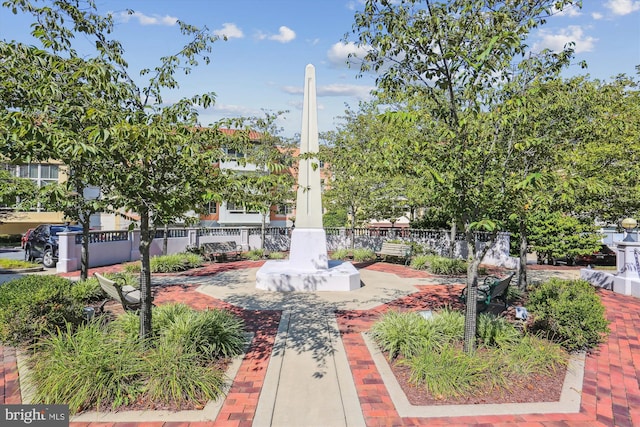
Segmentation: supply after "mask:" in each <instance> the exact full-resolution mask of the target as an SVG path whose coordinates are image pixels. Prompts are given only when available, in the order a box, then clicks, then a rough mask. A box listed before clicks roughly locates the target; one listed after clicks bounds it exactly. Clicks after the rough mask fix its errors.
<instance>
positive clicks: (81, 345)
mask: <svg viewBox="0 0 640 427" xmlns="http://www.w3.org/2000/svg"><path fill="white" fill-rule="evenodd" d="M63 331H64V332H63ZM140 348H141V346H140V344H139V343H138V342H137V341H136V340H135V339H118V337H117V335H115V334H108V333H105V331H104V330H103V327H102V325H101V324H100V322H90V323H89V324H87V325H85V326H81V327H80V328H79V329H78V330H77V331H75V332H74V331H73V330H72V329H71V328H66V329H63V330H61V331H60V332H58V333H57V334H55V335H51V336H49V337H46V338H44V339H43V340H42V341H41V342H40V343H39V344H38V345H37V347H36V348H35V350H36V351H35V353H33V354H32V355H31V357H30V359H29V363H30V365H31V380H32V391H33V393H34V394H33V397H34V400H33V403H36V404H56V403H61V402H64V403H65V404H68V405H69V411H70V412H71V413H72V414H74V413H77V412H79V411H83V410H88V409H96V410H97V409H101V408H102V409H104V408H108V407H109V406H110V407H111V408H112V409H117V408H118V407H119V406H122V405H127V404H129V403H132V402H134V401H135V400H136V399H137V397H138V396H139V395H140V394H141V393H142V391H143V385H144V384H143V378H142V370H143V369H142V365H143V362H144V360H143V357H142V355H141V354H140Z"/></svg>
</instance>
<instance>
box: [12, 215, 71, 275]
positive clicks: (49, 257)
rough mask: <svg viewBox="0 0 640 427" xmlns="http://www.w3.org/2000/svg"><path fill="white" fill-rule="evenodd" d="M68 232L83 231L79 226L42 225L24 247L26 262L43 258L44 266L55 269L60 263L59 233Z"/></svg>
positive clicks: (34, 231) (30, 235)
mask: <svg viewBox="0 0 640 427" xmlns="http://www.w3.org/2000/svg"><path fill="white" fill-rule="evenodd" d="M67 231H82V227H81V226H79V225H65V224H42V225H39V226H37V227H36V228H35V229H33V231H32V232H31V233H29V238H28V239H27V241H26V243H25V245H24V259H25V261H33V260H35V259H38V258H42V264H43V265H44V266H45V267H47V268H51V267H55V266H56V263H57V262H58V233H62V232H67Z"/></svg>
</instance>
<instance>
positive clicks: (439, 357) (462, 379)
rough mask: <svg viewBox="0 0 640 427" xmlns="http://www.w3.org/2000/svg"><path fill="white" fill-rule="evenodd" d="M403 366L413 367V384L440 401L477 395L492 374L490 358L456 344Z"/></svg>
mask: <svg viewBox="0 0 640 427" xmlns="http://www.w3.org/2000/svg"><path fill="white" fill-rule="evenodd" d="M399 363H400V364H402V365H406V366H409V367H410V369H411V375H410V377H409V380H410V381H411V382H412V383H413V384H415V385H417V386H420V387H425V388H426V389H427V390H428V391H429V392H430V393H431V394H432V395H433V396H435V397H436V398H440V399H442V398H449V397H457V396H461V395H466V394H469V393H471V392H473V391H474V390H476V389H477V388H478V387H479V386H480V384H483V383H485V382H486V381H487V373H488V372H491V371H492V369H489V367H490V364H489V362H488V361H487V359H481V358H478V357H473V355H470V354H467V353H465V352H464V351H462V350H461V349H459V348H456V347H453V346H452V345H445V346H444V347H443V348H442V349H440V351H423V352H421V353H419V354H418V355H417V356H415V357H412V358H410V359H406V360H402V361H400V362H399ZM492 381H494V380H493V379H492Z"/></svg>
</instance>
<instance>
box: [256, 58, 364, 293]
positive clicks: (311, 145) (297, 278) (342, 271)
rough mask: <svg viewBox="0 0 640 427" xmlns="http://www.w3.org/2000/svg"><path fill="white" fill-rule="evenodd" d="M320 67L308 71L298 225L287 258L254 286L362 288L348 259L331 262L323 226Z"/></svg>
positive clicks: (264, 270) (266, 268)
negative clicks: (346, 260) (320, 151)
mask: <svg viewBox="0 0 640 427" xmlns="http://www.w3.org/2000/svg"><path fill="white" fill-rule="evenodd" d="M318 151H319V144H318V107H317V101H316V71H315V67H314V66H313V65H311V64H309V65H307V67H306V68H305V74H304V101H303V106H302V132H301V135H300V159H299V162H298V195H297V199H296V228H295V229H294V230H293V232H292V234H291V247H290V250H289V259H288V260H286V261H276V260H274V261H267V262H266V263H265V264H264V265H263V266H262V267H261V268H260V269H259V270H258V272H257V273H256V287H257V288H258V289H264V290H269V291H351V290H354V289H358V288H360V273H358V271H357V270H356V268H355V267H354V266H353V265H352V264H351V263H349V262H341V261H331V262H330V261H329V259H328V256H327V236H326V234H325V231H324V228H323V226H322V187H321V185H320V162H319V161H318V159H317V158H315V156H314V154H317V153H318Z"/></svg>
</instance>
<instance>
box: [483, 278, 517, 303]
mask: <svg viewBox="0 0 640 427" xmlns="http://www.w3.org/2000/svg"><path fill="white" fill-rule="evenodd" d="M515 274H516V273H511V274H510V275H508V276H507V277H505V278H504V279H497V280H495V281H494V282H493V283H492V284H491V285H490V288H489V289H490V292H489V297H488V301H487V302H491V300H492V299H494V298H497V297H499V296H502V295H503V294H504V293H505V292H506V291H507V289H508V288H509V284H510V283H511V279H513V276H515Z"/></svg>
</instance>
